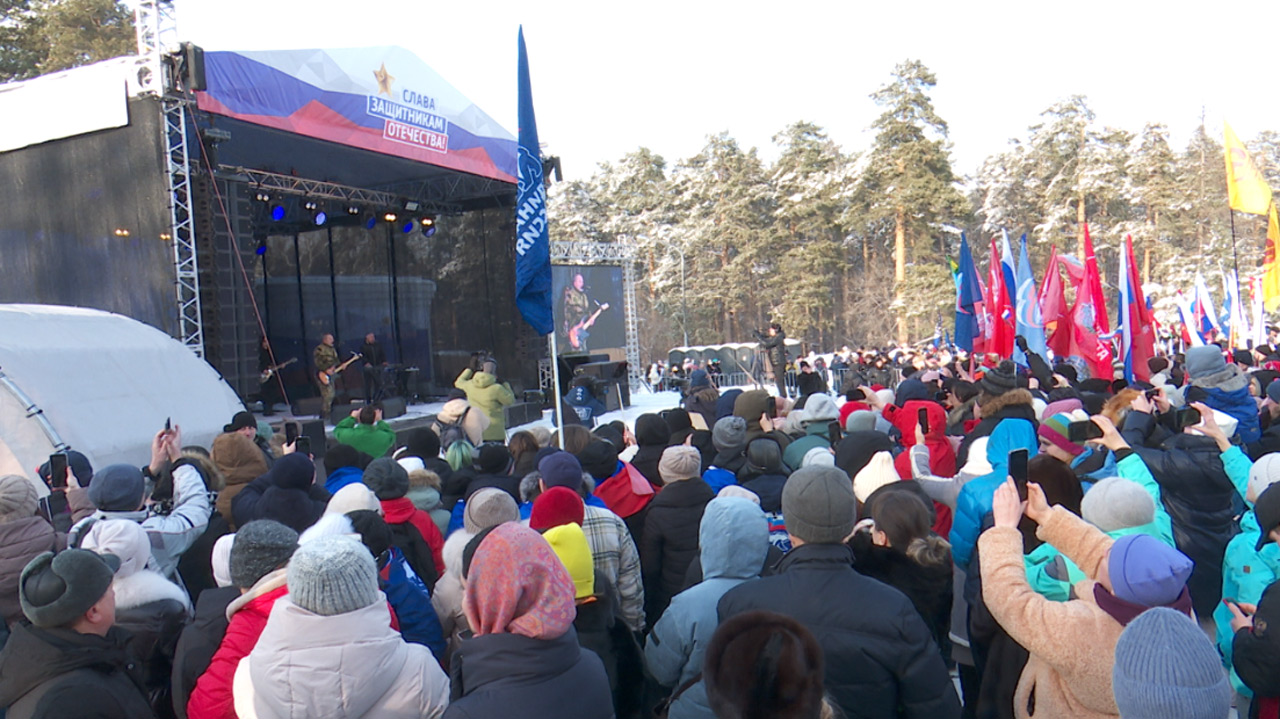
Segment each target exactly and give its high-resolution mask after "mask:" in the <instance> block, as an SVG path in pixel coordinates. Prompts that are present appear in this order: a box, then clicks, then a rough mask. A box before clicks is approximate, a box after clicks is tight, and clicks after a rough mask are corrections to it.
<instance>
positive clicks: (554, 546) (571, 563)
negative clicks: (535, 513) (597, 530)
mask: <svg viewBox="0 0 1280 719" xmlns="http://www.w3.org/2000/svg"><path fill="white" fill-rule="evenodd" d="M542 538H543V539H545V540H547V544H550V545H551V550H552V551H554V552H555V553H556V556H557V557H559V558H560V561H561V563H563V564H564V568H565V569H567V570H569V578H571V579H572V580H573V598H574V599H582V598H584V597H589V596H591V595H592V594H594V593H595V588H596V568H595V564H594V563H593V562H592V559H591V547H590V546H588V545H587V535H586V534H583V532H582V527H580V526H578V525H576V524H561V525H560V526H557V527H552V528H550V529H548V530H547V531H545V532H543V533H542Z"/></svg>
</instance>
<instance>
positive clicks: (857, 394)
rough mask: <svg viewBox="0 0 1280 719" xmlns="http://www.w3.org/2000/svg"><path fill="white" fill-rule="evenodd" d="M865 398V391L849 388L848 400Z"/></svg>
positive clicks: (859, 400) (856, 400)
mask: <svg viewBox="0 0 1280 719" xmlns="http://www.w3.org/2000/svg"><path fill="white" fill-rule="evenodd" d="M866 398H867V393H866V392H863V391H862V390H860V389H851V390H849V401H850V402H861V401H862V400H864V399H866Z"/></svg>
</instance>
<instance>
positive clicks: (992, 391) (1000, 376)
mask: <svg viewBox="0 0 1280 719" xmlns="http://www.w3.org/2000/svg"><path fill="white" fill-rule="evenodd" d="M978 387H979V388H980V389H981V390H982V391H983V392H985V393H987V394H989V395H1001V394H1004V393H1005V392H1011V391H1013V390H1015V389H1017V388H1018V371H1017V369H1016V368H1015V367H1014V365H1013V362H1011V361H1010V360H1001V361H1000V366H998V367H995V368H994V369H989V370H987V371H986V374H984V375H983V376H982V379H981V380H980V381H979V382H978Z"/></svg>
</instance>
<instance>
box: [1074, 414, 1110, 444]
mask: <svg viewBox="0 0 1280 719" xmlns="http://www.w3.org/2000/svg"><path fill="white" fill-rule="evenodd" d="M1067 439H1068V440H1070V441H1071V442H1073V443H1075V444H1084V443H1085V442H1088V441H1089V440H1091V439H1102V428H1101V427H1099V426H1098V425H1096V424H1094V423H1093V421H1092V420H1088V419H1086V420H1081V421H1079V422H1072V423H1071V424H1069V425H1067Z"/></svg>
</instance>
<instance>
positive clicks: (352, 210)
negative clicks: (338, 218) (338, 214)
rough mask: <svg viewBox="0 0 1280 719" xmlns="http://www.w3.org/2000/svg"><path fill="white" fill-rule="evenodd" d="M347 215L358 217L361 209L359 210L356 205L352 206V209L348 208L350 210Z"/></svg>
mask: <svg viewBox="0 0 1280 719" xmlns="http://www.w3.org/2000/svg"><path fill="white" fill-rule="evenodd" d="M347 214H348V215H358V214H360V208H359V207H356V206H355V205H352V206H350V207H348V208H347Z"/></svg>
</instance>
